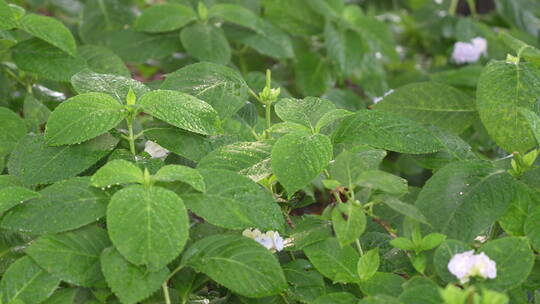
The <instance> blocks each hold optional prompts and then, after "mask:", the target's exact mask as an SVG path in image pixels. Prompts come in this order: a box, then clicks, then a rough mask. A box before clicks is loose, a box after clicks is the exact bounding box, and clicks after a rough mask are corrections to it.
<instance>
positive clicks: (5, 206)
mask: <svg viewBox="0 0 540 304" xmlns="http://www.w3.org/2000/svg"><path fill="white" fill-rule="evenodd" d="M40 196H41V194H39V193H37V192H34V191H32V190H28V189H26V188H23V187H18V186H13V187H6V188H2V189H0V213H4V212H6V211H7V210H9V209H11V208H13V207H15V206H17V205H18V204H20V203H22V202H24V201H28V200H31V199H34V198H39V197H40Z"/></svg>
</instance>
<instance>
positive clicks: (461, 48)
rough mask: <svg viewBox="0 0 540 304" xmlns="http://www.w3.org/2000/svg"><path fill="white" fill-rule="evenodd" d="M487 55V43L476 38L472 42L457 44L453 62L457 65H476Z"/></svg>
mask: <svg viewBox="0 0 540 304" xmlns="http://www.w3.org/2000/svg"><path fill="white" fill-rule="evenodd" d="M486 55H487V41H486V39H484V38H482V37H476V38H474V39H473V40H471V42H456V44H455V45H454V52H453V53H452V60H453V61H454V62H455V63H457V64H464V63H474V62H477V61H478V60H479V59H480V57H482V56H486Z"/></svg>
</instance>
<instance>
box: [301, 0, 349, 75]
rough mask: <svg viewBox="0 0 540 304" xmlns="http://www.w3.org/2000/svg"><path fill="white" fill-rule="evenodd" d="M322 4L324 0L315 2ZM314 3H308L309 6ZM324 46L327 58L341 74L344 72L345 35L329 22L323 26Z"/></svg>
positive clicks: (345, 58)
mask: <svg viewBox="0 0 540 304" xmlns="http://www.w3.org/2000/svg"><path fill="white" fill-rule="evenodd" d="M317 1H320V2H324V0H317ZM312 2H314V1H310V2H309V3H310V4H311V3H312ZM324 46H325V47H326V51H327V52H328V56H329V57H330V58H331V60H332V61H333V63H334V64H335V65H336V67H337V68H338V71H340V72H341V73H343V72H344V71H345V70H346V64H347V56H346V52H345V48H346V46H345V35H344V34H343V32H341V31H340V30H338V29H337V28H336V26H334V24H333V23H332V22H330V21H326V25H325V26H324Z"/></svg>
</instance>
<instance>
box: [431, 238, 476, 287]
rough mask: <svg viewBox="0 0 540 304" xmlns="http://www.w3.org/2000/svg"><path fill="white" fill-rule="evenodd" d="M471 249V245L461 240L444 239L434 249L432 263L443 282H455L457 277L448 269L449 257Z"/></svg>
mask: <svg viewBox="0 0 540 304" xmlns="http://www.w3.org/2000/svg"><path fill="white" fill-rule="evenodd" d="M469 250H471V247H470V246H469V245H467V244H466V243H464V242H462V241H457V240H446V241H444V242H443V243H442V244H441V245H440V246H439V247H438V248H437V250H435V255H434V256H433V265H434V266H435V272H436V273H437V275H438V276H439V277H440V278H441V279H442V280H443V281H444V282H445V283H449V282H457V281H458V278H457V277H456V276H454V275H453V274H452V273H450V271H448V263H449V262H450V259H452V257H453V256H454V255H456V254H458V253H462V252H465V251H469Z"/></svg>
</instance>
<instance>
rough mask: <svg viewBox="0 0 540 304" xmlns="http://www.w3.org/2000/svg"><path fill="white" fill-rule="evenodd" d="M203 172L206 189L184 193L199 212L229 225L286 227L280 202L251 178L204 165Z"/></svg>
mask: <svg viewBox="0 0 540 304" xmlns="http://www.w3.org/2000/svg"><path fill="white" fill-rule="evenodd" d="M200 173H201V174H202V176H203V177H204V181H205V183H206V192H205V193H189V194H184V195H182V197H183V198H184V199H185V201H186V205H187V207H188V208H189V209H190V210H191V211H193V212H195V213H196V214H197V215H198V216H200V217H202V218H204V219H205V220H206V221H208V222H209V223H210V224H212V225H216V226H219V227H224V228H229V229H245V228H252V227H253V228H259V229H261V230H279V231H282V230H283V228H284V226H285V222H284V220H283V216H282V214H281V209H280V208H279V206H278V204H277V203H276V202H275V201H274V199H273V198H272V196H271V195H270V193H269V192H267V191H265V190H263V189H262V188H261V187H260V186H259V185H257V184H255V183H254V182H253V181H252V180H250V179H249V178H247V177H245V176H242V175H240V174H238V173H235V172H232V171H226V170H216V169H212V170H207V169H201V170H200ZM216 210H219V212H216Z"/></svg>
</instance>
